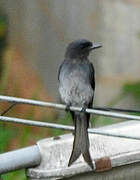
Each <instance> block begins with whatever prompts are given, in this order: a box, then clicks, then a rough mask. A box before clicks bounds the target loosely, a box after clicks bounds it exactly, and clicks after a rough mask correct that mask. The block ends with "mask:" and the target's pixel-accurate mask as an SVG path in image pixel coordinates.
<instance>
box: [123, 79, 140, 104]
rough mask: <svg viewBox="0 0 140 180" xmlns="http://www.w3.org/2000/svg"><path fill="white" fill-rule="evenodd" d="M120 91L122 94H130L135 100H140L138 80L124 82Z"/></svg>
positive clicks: (139, 83)
mask: <svg viewBox="0 0 140 180" xmlns="http://www.w3.org/2000/svg"><path fill="white" fill-rule="evenodd" d="M122 93H123V95H124V96H126V95H131V96H133V97H134V98H135V100H136V101H139V102H140V82H139V81H138V82H135V83H126V84H124V86H123V88H122Z"/></svg>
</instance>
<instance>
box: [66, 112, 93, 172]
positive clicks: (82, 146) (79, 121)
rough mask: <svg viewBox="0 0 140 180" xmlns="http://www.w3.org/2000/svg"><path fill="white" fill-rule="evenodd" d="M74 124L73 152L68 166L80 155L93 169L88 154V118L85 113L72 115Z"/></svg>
mask: <svg viewBox="0 0 140 180" xmlns="http://www.w3.org/2000/svg"><path fill="white" fill-rule="evenodd" d="M73 119H74V123H75V132H74V143H73V150H72V154H71V157H70V160H69V164H68V166H70V165H71V164H72V163H73V162H74V161H76V160H77V159H78V157H79V156H80V155H81V154H82V155H83V158H84V160H85V161H86V162H87V163H88V165H89V166H90V167H91V168H92V169H93V163H92V160H91V157H90V153H89V138H88V131H87V129H88V125H89V118H88V116H87V114H85V113H76V114H74V115H73Z"/></svg>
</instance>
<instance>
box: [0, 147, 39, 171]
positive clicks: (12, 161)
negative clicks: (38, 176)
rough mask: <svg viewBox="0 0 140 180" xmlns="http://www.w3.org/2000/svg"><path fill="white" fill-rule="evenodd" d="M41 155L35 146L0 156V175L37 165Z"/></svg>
mask: <svg viewBox="0 0 140 180" xmlns="http://www.w3.org/2000/svg"><path fill="white" fill-rule="evenodd" d="M40 162H41V155H40V152H39V148H38V146H37V145H33V146H30V147H26V148H22V149H18V150H15V151H10V152H7V153H3V154H0V174H4V173H8V172H11V171H15V170H18V169H22V168H29V167H33V166H35V165H39V164H40Z"/></svg>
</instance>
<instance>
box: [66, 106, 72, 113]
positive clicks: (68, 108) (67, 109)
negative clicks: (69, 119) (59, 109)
mask: <svg viewBox="0 0 140 180" xmlns="http://www.w3.org/2000/svg"><path fill="white" fill-rule="evenodd" d="M70 106H71V104H67V105H66V108H65V111H66V112H69V111H70Z"/></svg>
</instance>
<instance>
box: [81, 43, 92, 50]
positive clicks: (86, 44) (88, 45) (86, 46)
mask: <svg viewBox="0 0 140 180" xmlns="http://www.w3.org/2000/svg"><path fill="white" fill-rule="evenodd" d="M90 46H92V44H91V43H90V42H85V43H82V44H81V49H85V48H88V47H90Z"/></svg>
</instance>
